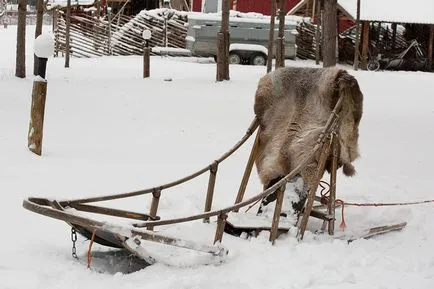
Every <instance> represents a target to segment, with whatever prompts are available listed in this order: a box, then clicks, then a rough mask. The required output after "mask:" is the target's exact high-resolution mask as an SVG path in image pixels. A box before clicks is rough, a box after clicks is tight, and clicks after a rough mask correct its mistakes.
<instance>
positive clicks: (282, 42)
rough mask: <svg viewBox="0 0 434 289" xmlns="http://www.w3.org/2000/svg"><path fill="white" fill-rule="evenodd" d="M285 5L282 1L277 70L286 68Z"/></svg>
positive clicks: (277, 44) (277, 46) (277, 45)
mask: <svg viewBox="0 0 434 289" xmlns="http://www.w3.org/2000/svg"><path fill="white" fill-rule="evenodd" d="M285 3H286V1H284V0H280V7H279V10H280V11H279V33H278V36H277V43H276V68H278V67H284V66H285V6H286V5H285Z"/></svg>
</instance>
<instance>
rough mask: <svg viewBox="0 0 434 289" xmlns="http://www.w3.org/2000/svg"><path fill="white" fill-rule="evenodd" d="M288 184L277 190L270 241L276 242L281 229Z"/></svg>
mask: <svg viewBox="0 0 434 289" xmlns="http://www.w3.org/2000/svg"><path fill="white" fill-rule="evenodd" d="M285 187H286V184H285V185H283V186H282V187H280V188H278V189H277V191H276V207H275V208H274V214H273V222H272V223H271V231H270V242H271V243H272V244H274V241H275V240H276V239H277V233H278V230H279V221H280V213H282V205H283V195H284V193H285Z"/></svg>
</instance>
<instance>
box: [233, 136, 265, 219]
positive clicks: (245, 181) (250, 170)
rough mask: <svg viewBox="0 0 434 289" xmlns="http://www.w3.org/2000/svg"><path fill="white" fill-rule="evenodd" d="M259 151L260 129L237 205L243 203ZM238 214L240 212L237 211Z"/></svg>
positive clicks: (236, 200) (238, 195)
mask: <svg viewBox="0 0 434 289" xmlns="http://www.w3.org/2000/svg"><path fill="white" fill-rule="evenodd" d="M258 149H259V129H258V131H257V133H256V138H255V141H254V142H253V147H252V150H251V151H250V156H249V160H248V161H247V165H246V169H245V170H244V175H243V179H242V180H241V184H240V188H239V189H238V194H237V198H236V199H235V204H238V203H239V202H241V201H242V200H243V198H244V193H245V192H246V187H247V183H248V182H249V178H250V174H251V173H252V168H253V164H254V163H255V160H256V158H257V156H258V152H259V151H258ZM235 212H238V210H235Z"/></svg>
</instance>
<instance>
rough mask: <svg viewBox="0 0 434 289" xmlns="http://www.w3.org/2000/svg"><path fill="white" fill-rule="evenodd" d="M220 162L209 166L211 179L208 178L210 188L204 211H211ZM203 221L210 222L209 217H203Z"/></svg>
mask: <svg viewBox="0 0 434 289" xmlns="http://www.w3.org/2000/svg"><path fill="white" fill-rule="evenodd" d="M218 164H219V163H218V162H217V161H215V162H214V163H213V164H212V165H211V166H210V168H209V172H210V174H209V179H208V189H207V192H206V200H205V210H204V212H205V213H206V212H209V211H211V208H212V201H213V198H214V188H215V181H216V178H217V170H218ZM203 221H204V222H205V223H209V218H208V217H205V218H203Z"/></svg>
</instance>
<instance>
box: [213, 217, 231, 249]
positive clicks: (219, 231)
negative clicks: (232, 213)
mask: <svg viewBox="0 0 434 289" xmlns="http://www.w3.org/2000/svg"><path fill="white" fill-rule="evenodd" d="M227 218H228V215H227V214H226V213H221V214H220V215H219V216H218V218H217V228H216V231H215V236H214V244H215V243H217V242H220V243H221V242H222V239H223V233H224V232H225V225H226V219H227Z"/></svg>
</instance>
